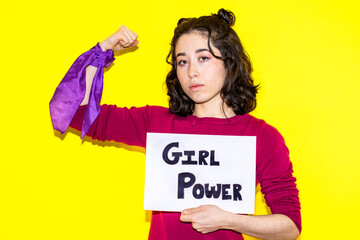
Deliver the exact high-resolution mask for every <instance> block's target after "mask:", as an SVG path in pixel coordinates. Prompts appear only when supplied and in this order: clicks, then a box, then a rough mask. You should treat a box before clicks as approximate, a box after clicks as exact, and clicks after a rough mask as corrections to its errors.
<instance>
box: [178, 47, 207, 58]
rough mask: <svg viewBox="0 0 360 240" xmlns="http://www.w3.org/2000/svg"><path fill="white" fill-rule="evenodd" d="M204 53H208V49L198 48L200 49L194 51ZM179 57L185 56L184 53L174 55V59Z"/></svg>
mask: <svg viewBox="0 0 360 240" xmlns="http://www.w3.org/2000/svg"><path fill="white" fill-rule="evenodd" d="M205 51H206V52H210V51H209V49H207V48H200V49H196V51H195V53H200V52H205ZM179 56H186V53H185V52H181V53H178V54H176V58H177V57H179Z"/></svg>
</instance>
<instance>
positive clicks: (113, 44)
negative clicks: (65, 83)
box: [80, 26, 139, 106]
mask: <svg viewBox="0 0 360 240" xmlns="http://www.w3.org/2000/svg"><path fill="white" fill-rule="evenodd" d="M137 37H138V35H137V34H136V33H135V32H133V31H131V30H130V29H128V28H127V27H126V26H121V27H120V28H119V29H118V30H117V31H116V32H115V33H114V34H112V35H111V36H109V37H108V38H106V39H105V40H104V41H102V42H101V43H100V44H99V45H100V47H101V49H102V50H103V51H104V52H106V51H107V50H109V49H110V50H112V51H113V52H118V51H122V50H124V49H127V48H132V47H135V46H136V45H138V44H139V41H138V40H137ZM96 71H97V67H94V66H91V65H89V66H88V67H86V92H85V96H84V99H83V101H82V102H81V104H80V105H81V106H82V105H87V104H88V102H89V96H90V90H91V86H92V83H93V80H94V76H95V74H96Z"/></svg>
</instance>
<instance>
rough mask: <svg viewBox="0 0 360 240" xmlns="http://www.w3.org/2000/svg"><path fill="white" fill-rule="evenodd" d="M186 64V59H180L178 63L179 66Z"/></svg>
mask: <svg viewBox="0 0 360 240" xmlns="http://www.w3.org/2000/svg"><path fill="white" fill-rule="evenodd" d="M185 64H186V61H185V60H180V61H179V62H178V65H179V66H184V65H185Z"/></svg>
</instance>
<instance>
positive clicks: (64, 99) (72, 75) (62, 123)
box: [50, 43, 115, 138]
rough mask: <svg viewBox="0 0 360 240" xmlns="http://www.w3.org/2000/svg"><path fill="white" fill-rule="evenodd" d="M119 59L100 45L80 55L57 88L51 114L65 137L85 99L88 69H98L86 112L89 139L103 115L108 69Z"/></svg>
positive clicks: (82, 135) (83, 129) (57, 127)
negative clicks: (102, 107)
mask: <svg viewBox="0 0 360 240" xmlns="http://www.w3.org/2000/svg"><path fill="white" fill-rule="evenodd" d="M114 60H115V58H114V53H113V51H112V50H107V51H106V52H103V51H102V49H101V47H100V45H99V43H98V44H96V46H94V47H93V48H91V49H90V50H89V51H87V52H85V53H83V54H82V55H80V56H79V57H78V58H77V59H76V61H75V62H74V63H73V65H72V66H71V68H70V69H69V71H68V72H67V73H66V75H65V77H64V78H63V79H62V81H61V82H60V84H59V86H58V87H57V88H56V90H55V93H54V96H53V97H52V99H51V101H50V115H51V120H52V123H53V127H54V129H55V130H58V131H60V132H61V133H62V134H63V133H64V132H65V131H66V129H67V128H68V127H69V125H70V122H71V120H72V119H73V117H74V115H75V113H76V111H77V110H78V108H79V106H80V104H81V102H82V101H83V99H84V96H85V91H86V79H85V78H86V67H87V66H89V65H91V66H94V67H97V71H96V74H95V77H94V81H93V84H92V86H91V90H90V96H89V102H88V105H87V108H86V111H85V115H84V120H83V125H82V131H81V138H83V137H84V136H85V134H86V133H87V131H88V130H89V128H90V127H91V125H92V123H93V122H94V121H95V119H96V117H97V116H98V115H99V113H100V108H101V107H100V101H101V95H102V89H103V72H104V67H108V66H110V64H111V63H112V62H113V61H114Z"/></svg>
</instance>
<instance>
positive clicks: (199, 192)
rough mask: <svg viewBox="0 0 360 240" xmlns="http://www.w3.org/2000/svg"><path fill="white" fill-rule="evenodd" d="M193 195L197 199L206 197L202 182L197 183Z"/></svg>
mask: <svg viewBox="0 0 360 240" xmlns="http://www.w3.org/2000/svg"><path fill="white" fill-rule="evenodd" d="M193 196H194V198H196V199H201V198H203V197H204V187H203V185H201V184H199V183H198V184H195V186H194V188H193Z"/></svg>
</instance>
